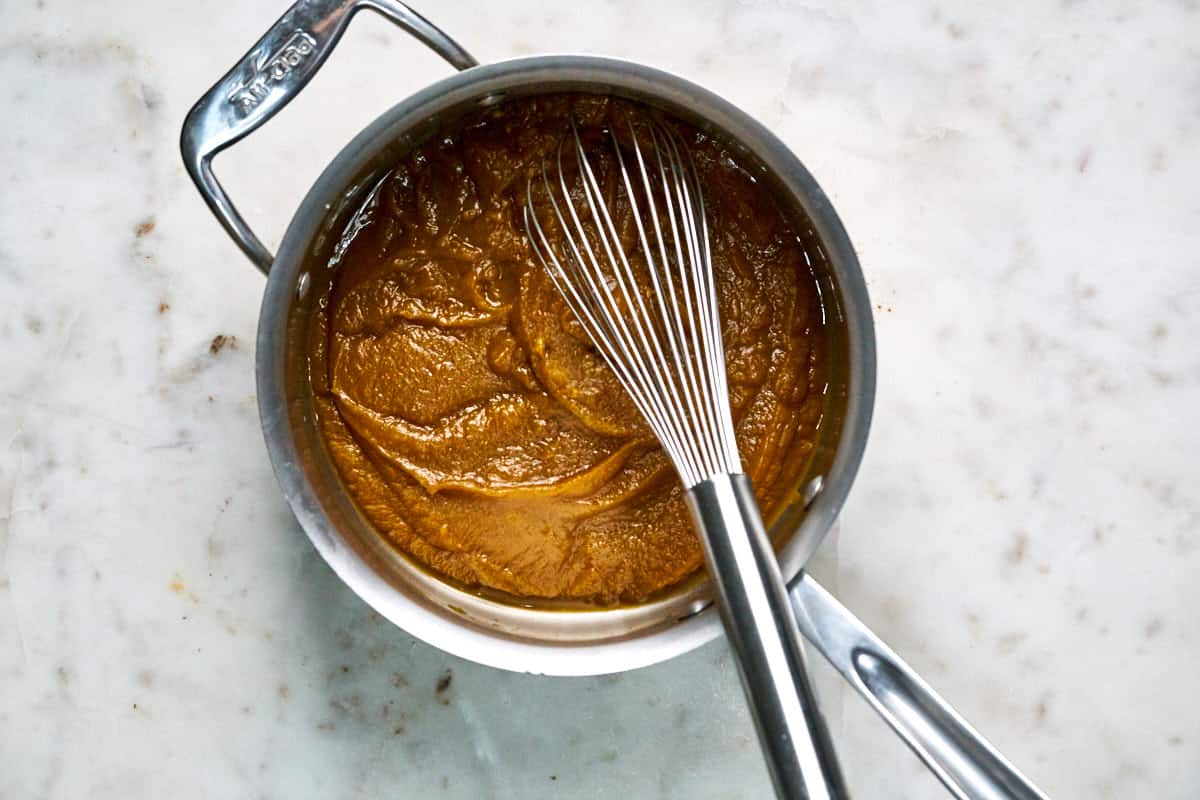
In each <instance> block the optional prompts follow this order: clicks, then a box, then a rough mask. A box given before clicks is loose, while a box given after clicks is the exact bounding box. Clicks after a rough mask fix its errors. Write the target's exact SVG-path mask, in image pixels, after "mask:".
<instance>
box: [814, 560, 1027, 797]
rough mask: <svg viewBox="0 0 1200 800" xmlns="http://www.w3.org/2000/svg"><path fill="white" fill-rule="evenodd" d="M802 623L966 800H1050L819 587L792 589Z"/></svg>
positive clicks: (832, 661) (840, 669)
mask: <svg viewBox="0 0 1200 800" xmlns="http://www.w3.org/2000/svg"><path fill="white" fill-rule="evenodd" d="M791 595H792V606H793V607H794V608H795V610H796V622H797V624H798V625H799V626H800V632H801V633H803V634H804V636H805V638H806V639H808V640H809V641H810V642H812V643H813V645H814V646H815V647H816V648H817V649H818V650H820V651H821V654H822V655H824V656H825V658H827V659H828V660H829V663H830V664H832V665H833V666H834V668H835V669H836V670H837V671H838V672H840V673H841V674H842V677H844V678H845V679H846V680H847V681H849V682H850V684H851V685H852V686H853V687H854V688H855V689H857V690H858V693H859V694H861V695H862V696H863V697H864V698H865V699H866V701H867V702H868V703H869V704H870V705H871V707H872V708H874V709H875V711H876V712H878V713H879V715H880V716H881V717H883V719H884V720H885V721H886V722H887V723H888V724H889V725H891V726H892V729H893V730H895V731H896V733H898V734H899V735H900V738H902V739H904V741H905V742H907V743H908V746H909V747H911V748H912V750H913V752H914V753H916V754H917V756H918V757H919V758H920V759H921V760H922V761H924V762H925V765H926V766H927V767H929V769H930V770H931V771H932V772H933V773H934V774H935V775H937V777H938V778H939V779H940V780H941V781H942V783H943V784H945V786H946V788H947V789H949V790H950V793H951V794H953V795H954V796H955V797H957V798H959V800H1047V798H1046V795H1044V794H1043V793H1042V792H1041V791H1040V790H1039V789H1038V788H1037V787H1036V786H1034V785H1033V783H1032V782H1031V781H1030V780H1029V779H1028V778H1026V777H1025V776H1024V775H1022V774H1021V773H1020V772H1018V771H1017V768H1016V767H1014V766H1013V765H1012V764H1010V763H1009V762H1008V760H1007V759H1006V758H1004V756H1002V755H1001V754H1000V753H999V751H997V750H996V748H995V747H993V746H992V745H991V743H990V742H988V741H987V740H986V739H984V738H983V737H982V736H981V735H980V734H979V733H978V732H977V731H976V730H975V729H974V728H972V727H971V726H970V725H969V724H968V723H967V721H966V720H964V719H963V718H962V717H961V716H959V715H958V713H957V712H956V711H955V710H954V709H953V708H951V707H950V704H949V703H947V702H946V701H945V700H943V699H942V698H941V697H940V696H939V695H938V694H937V692H935V691H933V689H931V688H930V687H929V684H927V683H925V681H923V680H921V678H920V676H919V675H917V673H916V672H914V671H913V669H912V667H910V666H908V664H905V663H904V661H903V660H902V659H901V658H900V657H899V656H898V655H896V653H895V652H894V651H893V650H892V649H891V648H890V647H888V646H887V645H886V644H884V643H883V642H882V641H881V640H880V639H879V637H878V636H876V635H875V634H874V633H872V632H871V631H870V629H868V628H867V626H866V625H864V624H863V623H862V622H861V621H860V620H859V619H858V618H857V617H855V616H854V615H853V614H851V613H850V612H849V611H848V610H846V608H845V607H844V606H843V605H842V604H841V603H839V602H838V601H837V600H835V599H834V598H833V597H832V596H831V595H830V594H829V592H827V591H825V589H824V588H822V587H821V585H820V584H818V583H817V582H816V581H815V580H813V579H812V578H811V577H809V576H808V575H807V574H806V575H803V576H802V577H801V579H800V580H799V581H797V582H796V584H795V585H794V586H793V587H792V592H791Z"/></svg>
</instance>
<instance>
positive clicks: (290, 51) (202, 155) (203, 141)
mask: <svg viewBox="0 0 1200 800" xmlns="http://www.w3.org/2000/svg"><path fill="white" fill-rule="evenodd" d="M362 8H369V9H372V10H374V11H377V12H379V13H380V14H382V15H383V16H385V17H387V18H388V19H390V20H391V21H392V22H394V23H396V24H397V25H399V26H400V27H401V28H403V29H404V30H406V31H408V32H409V33H411V34H412V35H413V36H415V37H417V38H418V39H420V40H421V41H422V42H424V43H425V44H426V45H428V46H429V47H430V48H432V49H433V50H434V52H436V53H437V54H438V55H440V56H441V57H442V58H444V59H446V60H447V61H449V62H450V63H451V64H452V65H453V66H455V67H457V68H458V69H467V68H469V67H473V66H475V65H476V63H478V62H476V61H475V59H474V58H472V57H471V55H470V54H469V53H468V52H467V51H466V50H463V49H462V47H460V46H459V45H458V43H457V42H455V41H454V40H453V39H451V38H450V37H449V36H447V35H446V34H445V33H443V32H442V31H440V30H438V28H436V27H435V26H434V25H433V24H432V23H431V22H429V21H428V20H426V19H425V18H424V17H422V16H421V15H420V14H418V13H417V12H415V11H413V10H412V9H411V8H409V7H408V6H406V5H404V3H401V2H398V0H300V2H298V3H296V4H295V5H293V6H292V7H291V8H290V9H288V11H287V13H286V14H284V15H283V16H282V17H280V18H279V21H278V22H276V23H275V24H274V25H273V26H271V29H270V30H269V31H267V32H266V34H265V35H264V36H263V37H262V38H261V39H259V40H258V43H257V44H255V45H254V47H252V48H251V49H250V52H249V53H247V54H246V55H245V57H243V58H242V60H241V61H240V62H238V64H237V65H236V66H235V67H234V68H233V69H231V70H230V71H229V72H228V73H226V74H225V77H223V78H221V80H219V81H217V83H216V85H215V86H213V87H212V88H211V89H209V90H208V91H207V92H206V93H205V94H204V96H203V97H201V98H200V100H199V101H198V102H197V103H196V105H194V106H192V110H191V111H189V112H188V115H187V118H186V119H185V120H184V123H183V135H182V136H181V137H180V142H179V146H180V149H181V150H182V151H183V163H184V166H186V167H187V171H188V174H190V175H191V176H192V180H193V181H195V183H196V188H197V189H199V190H200V194H201V195H203V196H204V201H205V202H206V203H208V207H209V208H211V209H212V212H213V213H214V214H215V215H216V217H217V219H218V220H219V221H220V223H221V224H222V225H223V226H224V227H225V230H226V231H228V232H229V235H230V236H232V237H233V240H234V241H235V242H237V245H238V247H240V248H242V252H244V253H245V254H246V255H247V256H249V257H250V260H251V261H253V262H254V264H255V266H257V267H258V268H259V269H261V270H262V271H263V272H266V271H267V270H268V269H270V267H271V261H272V256H271V253H270V251H268V250H267V248H266V247H264V246H263V243H262V242H261V241H259V239H258V237H257V236H255V235H254V232H253V231H252V230H250V227H249V226H248V225H247V224H246V221H245V220H244V219H242V216H241V214H239V213H238V210H237V209H236V208H234V206H233V203H232V202H230V200H229V196H228V195H227V194H225V190H224V189H223V188H221V184H220V183H219V182H218V181H217V178H216V176H215V175H213V171H212V159H213V156H215V155H216V154H217V153H219V152H221V151H222V150H224V149H225V148H226V147H229V146H230V145H232V144H234V143H235V142H237V141H238V140H239V139H241V138H242V137H244V136H246V135H247V134H249V133H250V132H252V131H253V130H255V129H256V128H258V127H259V126H260V125H262V124H263V123H264V122H266V121H267V120H269V119H270V118H271V117H273V116H274V115H275V114H276V112H278V111H279V110H280V109H281V108H283V107H284V106H285V105H287V104H288V103H289V102H290V101H291V100H292V98H293V97H295V96H296V95H297V94H298V93H299V92H300V90H301V89H303V88H304V86H305V84H307V83H308V82H309V80H310V79H311V78H312V76H313V75H315V74H316V72H317V70H319V69H320V68H321V65H322V64H323V63H324V62H325V59H326V58H327V57H328V56H329V53H330V51H332V50H333V48H334V46H335V45H336V44H337V42H338V39H340V38H341V36H342V33H343V32H344V31H345V29H346V25H347V23H349V21H350V18H351V17H352V16H354V14H355V12H357V11H358V10H359V9H362Z"/></svg>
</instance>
